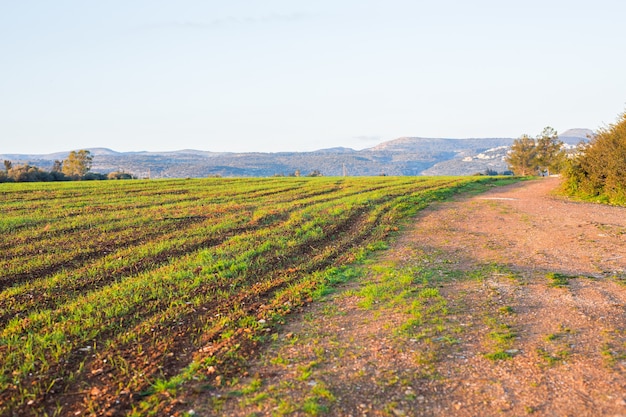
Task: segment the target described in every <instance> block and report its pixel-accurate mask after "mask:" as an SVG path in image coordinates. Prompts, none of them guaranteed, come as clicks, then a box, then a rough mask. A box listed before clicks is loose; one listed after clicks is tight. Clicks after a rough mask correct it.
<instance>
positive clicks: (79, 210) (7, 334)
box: [0, 177, 512, 415]
mask: <svg viewBox="0 0 626 417" xmlns="http://www.w3.org/2000/svg"><path fill="white" fill-rule="evenodd" d="M510 181H512V180H511V179H510V178H509V179H501V178H496V177H463V178H458V177H457V178H450V177H438V178H427V177H419V178H415V177H379V178H376V177H370V178H326V177H320V178H272V179H202V180H170V181H132V182H108V181H107V182H96V183H94V182H60V183H55V184H42V183H22V184H2V185H0V195H1V198H0V212H1V213H2V217H0V236H2V238H1V239H0V249H1V250H0V271H1V272H0V325H1V327H0V414H1V415H5V414H6V415H11V414H18V415H71V414H72V413H79V414H80V413H96V414H104V413H109V414H115V415H118V414H125V413H135V414H137V415H144V414H147V413H157V414H163V413H166V412H167V410H168V407H170V406H172V407H173V406H174V405H175V403H176V397H177V395H178V394H179V393H180V392H181V391H182V390H184V389H185V384H187V383H188V382H190V381H194V382H195V383H196V384H197V382H198V381H203V380H209V378H210V380H211V381H212V384H220V383H222V381H223V383H225V381H227V380H232V378H237V377H238V376H240V375H242V374H244V373H245V364H246V361H247V360H248V359H249V358H250V357H251V356H253V355H254V354H255V352H256V351H257V350H258V348H259V345H260V344H262V343H264V342H266V341H268V340H269V338H270V337H271V336H270V334H271V329H272V328H274V327H276V326H279V325H280V324H281V323H282V322H283V321H284V317H285V316H286V315H288V314H289V313H290V312H292V311H294V310H295V309H297V308H298V306H300V305H302V304H305V303H308V302H311V301H312V300H313V299H314V298H316V297H318V296H320V295H323V294H324V293H326V292H328V291H332V286H333V285H334V284H335V283H337V282H341V281H343V280H345V279H347V277H346V274H348V272H346V271H347V270H345V269H342V267H343V266H344V265H347V264H350V263H353V262H355V261H357V260H359V259H363V258H364V257H365V256H366V254H367V253H368V252H370V251H373V250H376V249H380V248H383V247H385V244H384V242H385V240H386V239H387V237H388V236H389V235H390V234H393V233H394V231H396V230H398V227H399V226H400V225H401V222H402V220H403V219H405V218H407V217H408V216H411V215H413V214H415V213H416V212H417V211H418V210H420V209H421V208H423V207H425V206H427V205H428V204H429V203H430V202H432V201H435V200H440V199H445V198H447V197H449V196H451V195H453V194H454V193H456V192H461V191H470V192H471V191H474V192H477V191H479V190H481V189H485V187H486V186H491V185H494V184H498V183H505V182H510ZM438 300H439V297H438V294H437V293H436V289H435V288H433V289H425V292H424V294H422V296H421V298H418V301H419V302H417V303H416V304H415V309H416V314H418V312H419V311H420V309H422V308H423V306H425V305H429V306H430V305H431V303H435V304H433V305H438V304H437V303H438V302H439V301H438ZM444 307H445V306H441V308H444ZM408 330H409V329H407V331H408ZM429 337H430V336H429ZM313 367H314V364H311V366H309V368H306V369H305V368H303V369H302V378H303V379H306V374H307V372H310V370H311V369H312V368H313ZM207 389H210V387H208V386H207ZM254 389H255V388H254V386H250V387H249V388H248V390H249V391H250V392H253V391H254ZM313 394H314V395H313ZM313 394H312V395H313V396H312V399H311V401H310V404H308V406H307V407H309V408H310V409H311V410H315V409H316V407H320V410H321V409H323V407H324V406H325V405H324V404H326V403H328V402H332V401H333V399H332V398H331V396H329V395H328V394H327V393H326V392H325V391H324V389H323V387H318V389H317V391H316V392H315V393H313Z"/></svg>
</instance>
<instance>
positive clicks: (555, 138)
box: [536, 126, 565, 175]
mask: <svg viewBox="0 0 626 417" xmlns="http://www.w3.org/2000/svg"><path fill="white" fill-rule="evenodd" d="M536 149H537V156H536V158H537V161H536V162H537V167H538V169H539V172H540V173H546V174H548V175H550V172H553V173H556V172H559V171H560V170H561V168H562V166H563V162H564V160H565V152H564V151H563V142H561V141H560V140H559V135H558V133H557V132H556V130H554V129H553V128H551V127H549V126H548V127H546V128H544V129H543V132H541V134H540V135H539V136H538V137H537V141H536Z"/></svg>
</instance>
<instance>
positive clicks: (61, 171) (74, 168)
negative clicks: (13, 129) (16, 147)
mask: <svg viewBox="0 0 626 417" xmlns="http://www.w3.org/2000/svg"><path fill="white" fill-rule="evenodd" d="M92 161H93V156H92V155H91V152H89V151H88V150H85V149H82V150H79V151H72V152H70V154H69V155H68V157H67V158H66V159H64V160H63V161H61V160H56V161H54V163H53V165H52V169H51V170H50V171H46V170H43V169H41V168H39V167H37V166H34V165H29V164H15V165H14V164H13V163H12V162H11V161H8V160H5V161H4V171H2V170H0V182H37V181H77V180H106V179H131V178H134V177H133V176H132V175H131V174H127V173H124V172H111V173H109V174H108V175H105V174H99V173H95V172H90V170H91V165H92Z"/></svg>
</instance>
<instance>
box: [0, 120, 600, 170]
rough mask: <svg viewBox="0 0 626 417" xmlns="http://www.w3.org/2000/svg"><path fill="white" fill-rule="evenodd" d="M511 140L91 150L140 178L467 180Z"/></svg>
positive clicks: (586, 133) (496, 165)
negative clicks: (292, 148) (315, 175)
mask: <svg viewBox="0 0 626 417" xmlns="http://www.w3.org/2000/svg"><path fill="white" fill-rule="evenodd" d="M592 135H593V131H591V130H589V129H571V130H568V131H566V132H564V133H563V134H561V135H559V138H560V139H561V140H562V141H563V142H564V143H565V144H567V145H568V146H574V145H576V144H578V143H580V142H581V141H583V140H587V138H589V137H591V136H592ZM513 141H514V139H513V138H476V139H443V138H419V137H404V138H399V139H395V140H390V141H387V142H383V143H381V144H379V145H377V146H374V147H372V148H368V149H363V150H359V151H357V150H354V149H350V148H341V147H338V148H330V149H320V150H317V151H313V152H277V153H262V152H253V153H232V152H208V151H199V150H193V149H185V150H180V151H172V152H116V151H113V150H111V149H106V148H89V149H88V150H89V151H90V152H91V154H92V155H93V156H94V159H93V166H92V171H94V172H100V173H104V174H107V173H109V172H113V171H123V172H127V173H131V174H133V175H135V176H137V177H140V178H148V177H149V178H186V177H190V178H194V177H207V176H223V177H234V176H237V177H269V176H274V175H292V174H294V173H296V172H299V173H300V174H301V175H309V174H310V173H312V172H314V171H317V172H319V173H321V174H322V175H325V176H341V175H344V174H347V175H350V176H371V175H471V174H474V173H478V172H484V171H486V170H487V169H489V170H492V171H496V172H504V171H506V170H507V166H506V163H505V162H504V157H505V156H506V153H507V151H508V149H509V148H510V146H511V144H512V143H513ZM68 154H69V151H67V152H58V153H53V154H47V155H21V154H0V159H3V160H4V159H7V160H10V161H12V162H13V163H18V164H19V163H28V164H31V165H36V166H38V167H41V168H43V169H50V168H51V167H52V164H53V162H54V160H57V159H58V160H63V159H65V158H67V155H68Z"/></svg>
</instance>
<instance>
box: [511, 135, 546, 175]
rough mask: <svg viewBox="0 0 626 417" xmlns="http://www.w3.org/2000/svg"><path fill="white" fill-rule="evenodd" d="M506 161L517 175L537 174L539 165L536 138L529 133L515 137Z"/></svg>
mask: <svg viewBox="0 0 626 417" xmlns="http://www.w3.org/2000/svg"><path fill="white" fill-rule="evenodd" d="M505 161H506V163H507V164H508V165H509V168H510V169H511V171H513V172H514V173H515V175H522V176H526V175H533V174H536V173H537V168H538V165H537V144H536V143H535V140H534V139H533V138H531V137H530V136H528V135H522V136H521V137H520V138H519V139H515V141H514V142H513V145H512V146H511V151H510V152H509V154H508V155H507V156H506V159H505Z"/></svg>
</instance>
